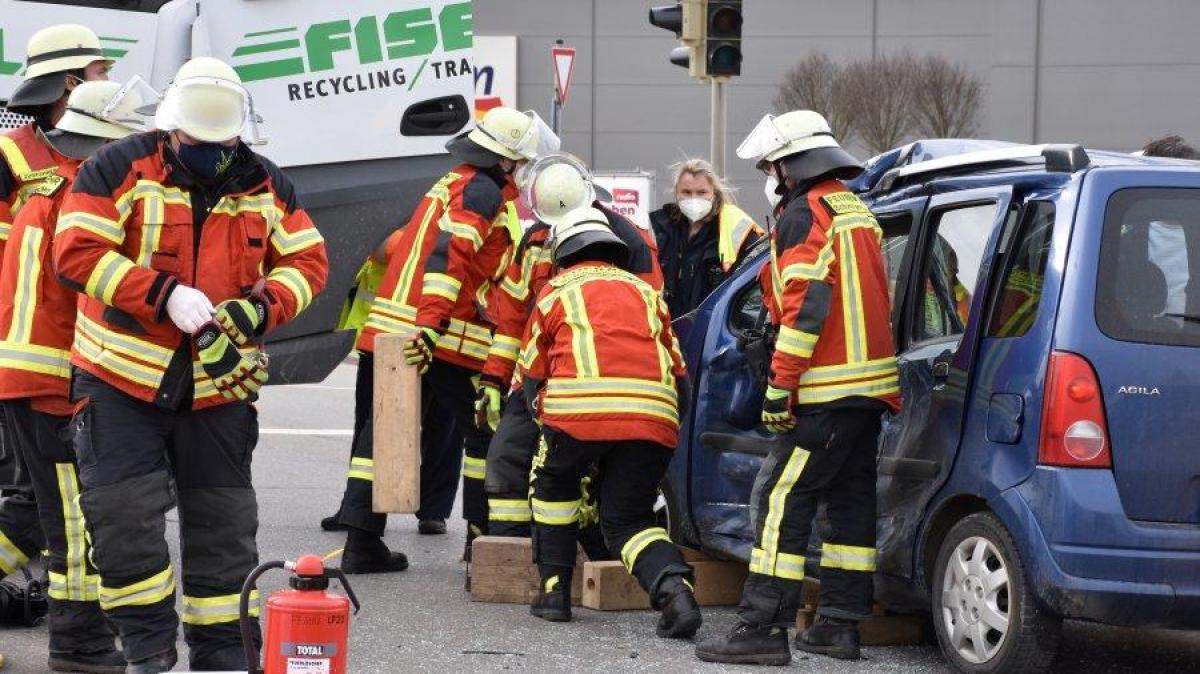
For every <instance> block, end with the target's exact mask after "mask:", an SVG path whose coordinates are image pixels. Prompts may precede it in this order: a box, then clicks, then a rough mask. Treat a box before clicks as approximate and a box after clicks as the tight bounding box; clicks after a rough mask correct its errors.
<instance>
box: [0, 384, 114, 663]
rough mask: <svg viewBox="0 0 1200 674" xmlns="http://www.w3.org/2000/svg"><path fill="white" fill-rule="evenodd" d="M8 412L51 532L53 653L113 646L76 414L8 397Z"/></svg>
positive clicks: (40, 513) (48, 535)
mask: <svg viewBox="0 0 1200 674" xmlns="http://www.w3.org/2000/svg"><path fill="white" fill-rule="evenodd" d="M4 414H5V416H6V420H7V424H8V430H9V434H10V439H11V440H12V441H13V444H14V445H15V446H16V447H15V448H16V450H17V451H18V452H20V454H21V457H22V460H23V461H24V464H25V468H26V469H27V471H28V472H27V474H28V476H29V479H30V482H31V483H32V487H33V491H34V493H35V495H36V498H37V504H38V518H39V520H40V521H41V525H42V529H43V530H44V531H45V534H46V549H47V559H46V562H47V564H46V566H47V572H48V573H49V576H50V589H49V592H48V595H49V603H50V611H49V614H48V622H49V628H50V629H49V631H50V652H52V653H92V652H96V651H105V650H111V649H112V648H113V646H114V643H113V636H114V633H113V631H112V629H111V628H110V626H109V624H108V621H107V620H106V619H105V618H104V614H103V613H102V612H101V611H100V604H99V602H98V599H99V596H100V595H99V590H100V588H99V583H100V577H99V575H98V574H97V573H96V569H95V568H94V567H93V566H92V564H91V562H90V560H89V545H88V542H87V536H86V532H85V531H84V522H83V512H82V510H81V509H80V505H79V489H80V488H79V478H78V472H77V469H76V464H75V450H74V448H73V447H72V444H71V437H70V430H71V418H70V417H68V416H55V415H52V414H45V413H43V412H37V411H34V410H33V409H31V408H30V405H29V400H27V399H26V400H8V401H4Z"/></svg>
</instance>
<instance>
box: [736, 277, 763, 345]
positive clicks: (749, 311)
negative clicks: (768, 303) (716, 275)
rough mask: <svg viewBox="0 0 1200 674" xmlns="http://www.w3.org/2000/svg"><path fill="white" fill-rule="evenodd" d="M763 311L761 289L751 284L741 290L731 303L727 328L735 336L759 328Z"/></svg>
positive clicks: (757, 285)
mask: <svg viewBox="0 0 1200 674" xmlns="http://www.w3.org/2000/svg"><path fill="white" fill-rule="evenodd" d="M762 311H763V298H762V288H761V287H760V286H759V284H758V283H751V284H749V285H747V286H746V287H745V288H743V289H742V291H741V293H740V294H739V295H738V296H737V299H736V300H734V302H733V311H731V312H730V315H729V327H730V329H731V330H733V333H734V334H736V335H742V334H745V333H746V331H747V330H753V329H756V328H758V327H760V326H759V321H760V317H761V315H762Z"/></svg>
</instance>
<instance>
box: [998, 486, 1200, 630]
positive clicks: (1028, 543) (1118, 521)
mask: <svg viewBox="0 0 1200 674" xmlns="http://www.w3.org/2000/svg"><path fill="white" fill-rule="evenodd" d="M994 505H995V506H996V509H997V512H998V514H999V515H1000V517H1001V518H1002V519H1004V520H1005V522H1006V524H1007V525H1008V527H1009V531H1010V532H1012V533H1013V535H1014V538H1015V539H1016V540H1017V545H1018V546H1019V547H1020V549H1021V551H1022V556H1023V559H1024V561H1025V564H1026V567H1027V569H1026V571H1027V575H1028V577H1029V578H1030V579H1031V581H1032V587H1033V590H1034V593H1035V594H1036V595H1037V596H1038V598H1039V599H1040V600H1041V601H1042V602H1043V603H1044V604H1045V605H1046V606H1047V607H1049V608H1050V609H1051V610H1053V611H1054V612H1055V613H1058V614H1059V615H1062V616H1063V617H1068V618H1079V619H1083V620H1093V621H1096V622H1102V623H1107V624H1113V625H1136V626H1142V627H1169V628H1181V629H1196V628H1200V526H1194V525H1168V524H1154V523H1143V522H1135V521H1132V520H1130V519H1129V518H1127V517H1126V516H1125V513H1124V512H1123V510H1122V508H1121V500H1120V497H1119V495H1118V493H1117V488H1116V484H1115V482H1114V480H1113V476H1112V473H1111V472H1110V471H1107V470H1078V469H1060V468H1038V469H1037V470H1035V471H1034V474H1033V476H1032V477H1031V478H1030V479H1029V480H1027V481H1026V482H1024V483H1022V484H1021V485H1019V486H1017V487H1015V488H1013V489H1010V490H1008V491H1006V492H1004V493H1003V494H1001V495H1000V497H999V498H998V499H997V502H996V503H995V504H994Z"/></svg>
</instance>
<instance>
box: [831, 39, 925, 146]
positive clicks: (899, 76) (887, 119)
mask: <svg viewBox="0 0 1200 674" xmlns="http://www.w3.org/2000/svg"><path fill="white" fill-rule="evenodd" d="M920 71H921V62H920V61H919V60H918V59H917V58H916V57H914V56H913V55H912V54H909V53H907V52H901V53H898V54H888V55H885V56H882V57H880V58H877V59H874V60H869V61H856V62H854V63H851V64H849V65H847V66H846V67H845V69H844V70H843V72H842V80H843V83H844V87H845V89H846V92H847V93H846V95H847V97H848V98H849V100H850V101H852V102H853V104H854V106H855V108H856V109H858V110H859V113H858V114H857V116H856V118H857V123H856V125H855V128H856V130H857V132H858V137H859V138H860V139H861V140H862V143H863V145H864V146H866V148H867V149H868V150H870V151H871V152H873V153H880V152H886V151H887V150H890V149H892V148H894V147H896V146H897V145H900V143H901V142H902V141H903V140H904V139H905V138H906V137H908V136H909V135H910V134H911V133H912V131H913V128H914V124H913V122H914V119H913V103H914V99H915V90H916V83H917V82H918V77H919V74H920Z"/></svg>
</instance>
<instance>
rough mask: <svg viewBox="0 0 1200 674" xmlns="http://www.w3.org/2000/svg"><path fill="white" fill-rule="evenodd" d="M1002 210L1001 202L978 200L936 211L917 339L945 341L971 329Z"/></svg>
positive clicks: (926, 253)
mask: <svg viewBox="0 0 1200 674" xmlns="http://www.w3.org/2000/svg"><path fill="white" fill-rule="evenodd" d="M996 209H997V205H996V204H995V203H988V204H974V205H971V206H962V207H952V208H949V209H945V210H942V211H940V212H938V213H935V214H934V218H935V219H934V227H933V231H932V233H931V234H932V235H931V236H929V237H928V238H927V240H926V241H927V243H926V248H925V251H924V256H923V260H922V265H921V268H922V269H923V270H924V271H923V274H922V279H921V285H920V286H919V291H918V293H917V295H916V301H917V303H918V306H917V310H916V312H915V316H916V321H915V322H914V325H913V341H914V342H930V341H939V340H942V339H948V338H953V337H957V336H959V335H961V334H963V333H964V332H965V331H966V328H967V320H968V318H969V317H970V311H971V299H972V297H974V295H975V290H976V289H975V284H976V282H977V281H978V279H979V266H980V264H981V263H982V261H983V251H984V248H985V247H986V246H987V241H988V236H989V235H990V234H991V231H992V223H993V222H994V221H995V218H996Z"/></svg>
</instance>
